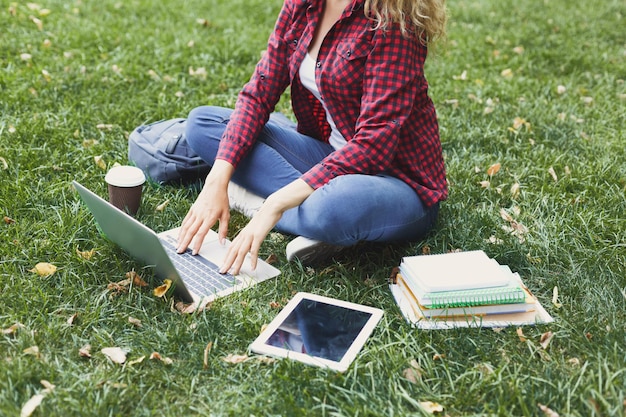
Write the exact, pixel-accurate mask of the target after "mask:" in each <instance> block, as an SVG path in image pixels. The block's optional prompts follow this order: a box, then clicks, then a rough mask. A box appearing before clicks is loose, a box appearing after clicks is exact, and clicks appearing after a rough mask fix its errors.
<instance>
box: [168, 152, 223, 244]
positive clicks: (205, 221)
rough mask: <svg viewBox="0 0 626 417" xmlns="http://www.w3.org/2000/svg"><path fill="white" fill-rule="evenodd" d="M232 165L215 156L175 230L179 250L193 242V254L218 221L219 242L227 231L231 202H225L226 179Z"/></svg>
mask: <svg viewBox="0 0 626 417" xmlns="http://www.w3.org/2000/svg"><path fill="white" fill-rule="evenodd" d="M233 170H234V168H233V166H232V165H230V164H229V163H227V162H225V161H221V160H217V161H215V164H214V165H213V167H212V168H211V172H210V173H209V175H208V176H207V179H206V182H205V184H204V186H203V187H202V191H200V194H199V195H198V198H196V201H195V202H194V203H193V205H192V206H191V208H190V209H189V212H188V213H187V215H186V216H185V218H184V219H183V222H182V224H181V227H180V231H179V233H178V247H177V248H176V251H177V252H178V253H182V252H184V251H185V250H186V249H187V248H188V247H189V246H190V245H191V244H192V242H193V252H192V253H193V254H194V255H196V254H198V252H199V251H200V247H201V246H202V242H203V241H204V238H205V237H206V235H207V233H208V232H209V230H211V228H212V227H213V226H214V225H215V223H216V222H219V229H218V236H219V239H220V242H223V241H224V239H226V235H227V234H228V222H229V221H230V205H229V202H228V182H229V181H230V177H231V176H232V172H233Z"/></svg>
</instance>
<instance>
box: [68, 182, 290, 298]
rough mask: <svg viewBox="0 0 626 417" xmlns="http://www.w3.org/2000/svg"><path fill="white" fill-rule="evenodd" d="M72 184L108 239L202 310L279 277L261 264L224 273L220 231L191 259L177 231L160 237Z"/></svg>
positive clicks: (224, 250)
mask: <svg viewBox="0 0 626 417" xmlns="http://www.w3.org/2000/svg"><path fill="white" fill-rule="evenodd" d="M72 184H73V185H74V187H75V188H76V190H77V191H78V193H79V194H80V196H81V198H82V200H83V202H84V203H85V204H86V205H87V207H88V208H89V211H91V213H92V214H93V216H94V218H95V219H96V222H97V223H98V225H99V227H100V230H101V231H102V232H103V233H104V235H105V236H106V237H107V238H108V239H109V240H111V241H112V242H113V243H115V244H117V245H118V246H120V247H121V248H122V249H124V250H125V251H126V252H127V253H128V254H130V255H131V256H132V257H133V258H136V259H138V260H139V261H141V262H143V263H144V264H145V265H146V266H150V267H153V268H154V273H155V275H156V276H157V277H158V278H160V279H170V280H172V285H173V286H174V291H175V295H176V296H178V297H179V298H181V299H182V300H183V301H185V302H188V303H193V304H195V305H196V307H197V308H203V307H204V306H205V305H206V303H208V302H210V301H213V300H214V299H215V298H217V297H223V296H225V295H228V294H231V293H233V292H235V291H239V290H242V289H245V288H248V287H251V286H252V285H255V284H257V283H259V282H261V281H265V280H266V279H269V278H273V277H275V276H277V275H279V274H280V271H279V270H278V269H276V268H274V267H273V266H271V265H270V264H268V263H267V262H264V261H262V260H259V261H258V262H257V267H256V269H254V270H252V268H251V266H250V261H249V260H246V261H245V262H244V265H243V266H242V268H241V271H240V273H239V274H238V275H231V274H220V273H219V265H221V263H222V260H223V259H224V257H225V256H226V252H227V250H228V245H229V244H230V242H228V241H227V242H226V243H225V244H221V243H220V242H219V239H218V236H217V233H216V232H215V231H213V230H211V231H210V232H209V233H208V234H207V235H206V237H205V239H204V242H203V244H202V247H201V248H200V251H199V253H198V254H197V255H192V254H191V251H190V250H188V251H186V252H184V253H182V254H178V253H176V245H177V236H178V228H176V229H171V230H167V231H165V232H162V233H159V234H157V233H155V232H154V231H153V230H152V229H150V228H148V227H146V226H145V225H143V224H141V223H140V222H139V221H137V220H136V219H135V218H133V217H131V216H129V215H128V214H127V213H125V212H123V211H122V210H119V209H118V208H116V207H115V206H113V205H112V204H110V203H109V202H108V201H106V200H104V199H102V198H100V197H99V196H98V195H96V194H95V193H93V192H92V191H90V190H89V189H87V188H85V187H84V186H83V185H81V184H80V183H78V182H77V181H73V182H72Z"/></svg>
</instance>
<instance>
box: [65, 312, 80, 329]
mask: <svg viewBox="0 0 626 417" xmlns="http://www.w3.org/2000/svg"><path fill="white" fill-rule="evenodd" d="M77 317H78V313H74V314H72V315H71V316H70V317H69V318H68V319H67V324H68V325H69V326H72V325H74V321H76V318H77Z"/></svg>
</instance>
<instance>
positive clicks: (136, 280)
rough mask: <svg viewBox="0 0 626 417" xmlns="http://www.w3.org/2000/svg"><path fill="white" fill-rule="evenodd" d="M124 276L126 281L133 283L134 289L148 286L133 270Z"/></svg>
mask: <svg viewBox="0 0 626 417" xmlns="http://www.w3.org/2000/svg"><path fill="white" fill-rule="evenodd" d="M125 276H126V279H128V280H130V281H131V282H132V283H133V286H135V287H147V286H148V283H147V282H146V281H144V280H143V278H141V275H139V274H138V273H137V272H135V271H134V270H132V271H129V272H127V273H126V274H125Z"/></svg>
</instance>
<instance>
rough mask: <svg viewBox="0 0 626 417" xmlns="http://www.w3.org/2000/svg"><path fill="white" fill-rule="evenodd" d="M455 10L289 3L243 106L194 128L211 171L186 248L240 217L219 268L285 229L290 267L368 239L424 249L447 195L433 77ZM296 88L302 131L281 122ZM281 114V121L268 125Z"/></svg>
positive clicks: (220, 111) (232, 266)
mask: <svg viewBox="0 0 626 417" xmlns="http://www.w3.org/2000/svg"><path fill="white" fill-rule="evenodd" d="M445 20H446V13H445V8H444V0H285V2H284V4H283V7H282V10H281V12H280V14H279V16H278V20H277V22H276V27H275V29H274V31H273V33H272V34H271V36H270V39H269V42H268V46H267V50H266V51H265V53H264V54H263V57H262V58H261V60H260V61H259V63H258V64H257V66H256V69H255V71H254V74H253V75H252V78H251V79H250V81H249V82H248V83H247V84H246V85H245V86H244V87H243V89H242V91H241V92H240V93H239V96H238V99H237V103H236V105H235V109H234V110H230V109H224V108H219V107H210V106H204V107H199V108H196V109H194V110H193V111H192V112H191V113H190V114H189V118H188V124H187V132H186V134H187V138H188V141H189V144H190V146H191V147H192V148H193V149H194V150H195V151H196V152H197V153H198V154H199V155H200V156H201V157H202V158H203V159H204V160H205V161H207V162H208V163H209V164H211V165H212V169H211V172H210V173H209V175H208V176H207V178H206V182H205V184H204V187H203V189H202V191H201V192H200V194H199V195H198V198H197V199H196V201H195V202H194V204H193V205H192V206H191V208H190V210H189V212H188V214H187V216H186V217H185V219H184V220H183V222H182V226H181V231H180V235H179V247H178V250H179V251H180V252H182V251H184V250H185V249H186V248H187V247H189V246H190V245H191V246H192V247H193V248H194V251H195V252H197V250H198V249H199V248H200V246H201V244H202V241H203V239H204V237H205V235H206V233H207V232H208V230H209V229H210V228H212V227H213V226H214V225H215V224H216V223H218V222H219V228H218V234H219V236H220V238H221V239H224V238H225V237H226V235H227V230H228V222H229V219H230V213H229V208H230V207H232V208H233V209H235V210H238V211H241V212H243V213H244V214H246V215H247V216H248V217H251V220H250V221H249V222H248V224H247V225H246V226H245V227H244V228H243V229H242V230H241V231H240V232H239V234H238V235H237V236H236V237H235V239H234V240H233V242H232V245H231V246H230V249H229V251H228V253H227V255H226V258H225V260H224V264H223V265H222V267H221V269H222V272H226V271H231V272H232V273H235V274H236V273H238V272H239V269H240V267H241V265H242V263H243V261H244V259H245V258H246V256H248V254H250V256H251V262H252V267H253V268H254V267H256V261H257V256H258V253H259V248H260V246H261V243H262V242H263V240H264V239H265V237H266V236H267V234H268V233H269V232H270V231H271V230H272V229H273V228H275V229H276V230H278V231H280V232H283V233H287V234H291V235H296V236H298V237H297V238H295V239H294V240H292V241H291V242H290V243H289V244H288V245H287V258H288V259H289V260H292V259H298V260H300V261H301V262H302V263H303V264H307V265H315V264H319V262H320V261H322V260H324V259H326V258H329V257H330V256H332V255H333V254H334V253H335V252H336V251H338V250H340V249H341V248H343V247H346V246H351V245H355V244H357V243H358V242H362V241H367V242H397V241H415V240H419V239H420V238H422V237H423V236H424V235H425V234H426V233H427V232H428V231H429V230H430V229H431V228H432V227H433V225H434V223H435V221H436V218H437V213H438V209H439V202H440V201H442V200H444V199H445V198H446V196H447V186H446V178H445V169H444V163H443V159H442V152H441V143H440V140H439V130H438V124H437V116H436V113H435V108H434V106H433V103H432V101H431V100H430V98H429V97H428V84H427V82H426V79H425V77H424V61H425V59H426V54H427V45H428V43H429V42H431V41H432V40H434V39H436V38H437V37H439V36H441V35H443V34H444V31H445ZM287 86H290V87H291V101H292V108H293V112H294V114H295V117H296V119H297V121H298V123H297V127H296V125H292V124H290V123H288V121H287V122H286V118H284V117H283V118H282V119H281V118H280V117H278V116H280V115H278V114H272V112H273V110H274V108H275V105H276V103H277V102H278V101H279V99H280V97H281V94H282V93H283V92H284V91H285V89H286V88H287ZM270 116H272V117H270Z"/></svg>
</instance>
